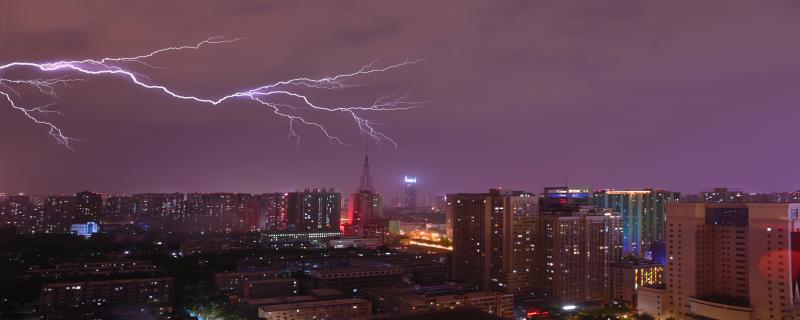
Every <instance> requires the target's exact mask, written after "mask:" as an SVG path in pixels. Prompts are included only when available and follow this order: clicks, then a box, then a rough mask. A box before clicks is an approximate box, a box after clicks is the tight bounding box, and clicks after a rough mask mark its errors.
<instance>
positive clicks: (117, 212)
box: [102, 196, 135, 221]
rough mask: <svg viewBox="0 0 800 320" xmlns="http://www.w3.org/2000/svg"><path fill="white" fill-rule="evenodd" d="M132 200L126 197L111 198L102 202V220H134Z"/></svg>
mask: <svg viewBox="0 0 800 320" xmlns="http://www.w3.org/2000/svg"><path fill="white" fill-rule="evenodd" d="M134 208H135V206H134V199H133V197H127V196H112V197H108V198H106V200H105V201H104V202H103V215H102V218H103V219H104V220H115V221H116V220H127V221H132V220H133V219H134V211H135V209H134Z"/></svg>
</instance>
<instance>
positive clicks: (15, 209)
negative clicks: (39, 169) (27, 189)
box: [0, 194, 35, 231]
mask: <svg viewBox="0 0 800 320" xmlns="http://www.w3.org/2000/svg"><path fill="white" fill-rule="evenodd" d="M34 220H35V216H34V210H33V205H32V203H31V199H30V197H28V196H26V195H21V194H20V195H12V196H9V197H8V198H7V199H6V200H5V201H0V224H3V225H10V226H14V227H16V228H18V229H29V227H30V226H31V225H32V224H33V223H34ZM20 231H22V230H20Z"/></svg>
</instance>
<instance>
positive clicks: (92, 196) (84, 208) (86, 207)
mask: <svg viewBox="0 0 800 320" xmlns="http://www.w3.org/2000/svg"><path fill="white" fill-rule="evenodd" d="M102 211H103V196H102V195H100V194H99V193H94V192H91V191H84V192H79V193H77V194H75V219H77V221H78V222H84V221H89V220H95V219H97V218H98V217H99V216H100V214H101V213H102Z"/></svg>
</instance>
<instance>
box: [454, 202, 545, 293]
mask: <svg viewBox="0 0 800 320" xmlns="http://www.w3.org/2000/svg"><path fill="white" fill-rule="evenodd" d="M447 199H448V201H449V203H448V215H450V216H451V217H452V221H453V222H452V229H453V237H452V240H453V278H454V279H455V280H456V281H464V282H470V283H472V284H474V285H475V286H477V287H478V288H481V289H483V290H490V289H491V290H499V291H503V292H511V293H527V292H528V291H529V290H530V288H531V284H532V281H533V270H532V265H533V261H534V240H535V239H534V218H535V216H536V215H537V214H538V200H537V199H536V197H535V196H534V195H533V194H532V193H527V192H520V191H514V192H501V191H499V190H490V192H489V193H459V194H450V195H448V196H447Z"/></svg>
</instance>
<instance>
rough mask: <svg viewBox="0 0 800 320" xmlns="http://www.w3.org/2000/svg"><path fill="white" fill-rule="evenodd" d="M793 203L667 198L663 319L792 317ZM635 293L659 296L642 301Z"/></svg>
mask: <svg viewBox="0 0 800 320" xmlns="http://www.w3.org/2000/svg"><path fill="white" fill-rule="evenodd" d="M798 210H800V204H794V203H671V204H669V205H668V207H667V224H668V225H667V255H668V256H669V258H668V259H667V265H666V275H665V276H666V289H665V291H664V294H661V295H658V294H652V295H650V294H648V295H646V296H640V297H639V301H640V303H639V304H640V305H643V306H662V309H663V310H646V309H645V310H642V309H640V312H647V313H650V314H658V315H659V316H660V317H661V318H662V319H666V318H668V317H671V318H674V319H678V320H680V319H796V314H797V310H796V306H797V305H798V302H800V297H799V296H798V271H797V270H798V269H800V255H798V254H797V253H796V252H797V251H796V250H797V249H796V247H797V246H798V245H799V243H800V224H798V220H797V217H798ZM642 299H666V301H647V302H646V303H644V302H643V301H642Z"/></svg>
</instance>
